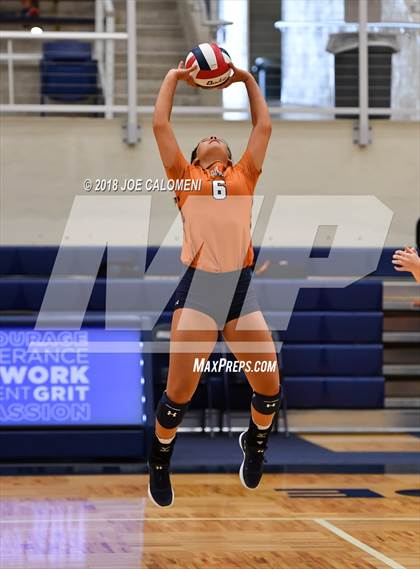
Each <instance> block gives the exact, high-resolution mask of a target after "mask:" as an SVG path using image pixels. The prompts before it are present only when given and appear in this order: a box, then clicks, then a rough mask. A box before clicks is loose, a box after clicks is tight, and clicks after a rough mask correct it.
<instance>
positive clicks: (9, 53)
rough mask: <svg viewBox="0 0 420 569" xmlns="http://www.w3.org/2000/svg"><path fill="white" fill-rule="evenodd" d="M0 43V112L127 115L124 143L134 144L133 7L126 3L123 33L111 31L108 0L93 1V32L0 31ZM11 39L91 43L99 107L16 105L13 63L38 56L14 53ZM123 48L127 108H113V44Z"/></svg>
mask: <svg viewBox="0 0 420 569" xmlns="http://www.w3.org/2000/svg"><path fill="white" fill-rule="evenodd" d="M0 40H6V44H7V50H6V52H1V53H0V64H6V65H7V76H8V98H9V101H8V103H7V104H1V105H0V112H2V113H19V112H22V113H41V114H45V113H60V114H62V113H95V114H97V113H104V115H105V117H106V118H107V119H110V118H113V116H114V114H115V113H119V114H120V113H123V114H127V135H126V139H127V142H128V143H130V144H134V143H135V142H137V138H138V129H137V57H136V5H135V3H134V2H132V1H130V0H126V31H125V32H116V31H115V11H114V5H113V2H112V0H96V4H95V31H92V32H50V31H43V30H41V29H39V28H34V29H33V30H32V31H0ZM14 40H25V41H28V42H40V41H41V42H44V41H50V40H75V41H80V40H85V41H90V42H92V43H93V44H94V58H95V60H96V62H97V66H98V79H99V85H100V88H101V90H102V93H103V95H104V103H103V104H74V103H71V104H16V102H15V64H19V63H35V64H39V62H40V61H41V60H42V54H41V53H39V52H38V53H35V52H33V53H17V52H15V50H14V49H13V41H14ZM115 41H123V42H126V45H127V93H128V97H127V105H123V106H121V105H119V106H117V105H114V84H115V81H114V59H115V56H114V53H115V52H114V42H115Z"/></svg>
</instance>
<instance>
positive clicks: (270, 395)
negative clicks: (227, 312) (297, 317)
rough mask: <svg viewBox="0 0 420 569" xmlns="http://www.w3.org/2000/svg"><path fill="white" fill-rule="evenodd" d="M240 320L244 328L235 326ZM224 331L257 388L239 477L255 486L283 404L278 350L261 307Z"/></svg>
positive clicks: (242, 440)
mask: <svg viewBox="0 0 420 569" xmlns="http://www.w3.org/2000/svg"><path fill="white" fill-rule="evenodd" d="M239 320H240V326H241V329H236V327H237V325H238V322H239ZM242 327H243V329H242ZM223 335H224V338H225V340H226V342H227V344H228V346H229V348H230V350H231V351H232V353H233V354H234V355H235V357H236V358H237V359H238V360H239V361H244V362H247V364H248V368H249V369H245V370H244V372H245V375H246V377H247V379H248V381H249V383H250V385H251V387H252V389H253V392H254V393H253V395H252V400H251V415H250V420H249V427H248V430H247V431H245V432H243V433H241V435H240V438H239V443H240V446H241V448H242V451H243V453H244V460H243V463H242V465H241V469H240V473H239V474H240V479H241V482H242V484H243V485H244V486H246V487H247V488H252V489H253V488H256V487H257V486H258V484H259V482H260V480H261V476H262V473H263V465H264V452H265V450H266V448H267V441H268V436H269V434H270V432H271V428H272V423H273V418H274V416H275V413H276V412H277V410H278V408H279V406H280V374H279V369H278V364H277V354H276V349H275V345H274V342H273V339H272V336H271V333H270V330H269V329H268V326H267V324H266V322H265V320H264V317H263V315H262V313H261V312H260V311H256V312H252V313H250V314H247V315H245V316H242V317H241V318H240V319H234V320H230V321H229V322H227V324H226V325H225V328H224V330H223ZM258 344H259V346H258ZM247 346H249V347H253V348H255V347H256V346H257V349H258V351H247ZM262 362H264V364H262ZM261 369H262V370H264V371H262V370H261Z"/></svg>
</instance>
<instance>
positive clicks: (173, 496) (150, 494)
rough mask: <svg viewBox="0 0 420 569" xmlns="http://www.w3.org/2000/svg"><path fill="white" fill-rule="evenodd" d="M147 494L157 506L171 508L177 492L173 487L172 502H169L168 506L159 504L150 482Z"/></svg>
mask: <svg viewBox="0 0 420 569" xmlns="http://www.w3.org/2000/svg"><path fill="white" fill-rule="evenodd" d="M147 495H148V496H149V498H150V500H151V501H152V502H153V504H154V505H155V506H157V507H158V508H170V507H171V506H173V503H174V500H175V494H174V490H173V489H172V502H171V503H170V504H167V505H166V506H162V504H159V503H158V502H156V500H155V499H154V498H153V496H152V493H151V491H150V484H148V486H147Z"/></svg>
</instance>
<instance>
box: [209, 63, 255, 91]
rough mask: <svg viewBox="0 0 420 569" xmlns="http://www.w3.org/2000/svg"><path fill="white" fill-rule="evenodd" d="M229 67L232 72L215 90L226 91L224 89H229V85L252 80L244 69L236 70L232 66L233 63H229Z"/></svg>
mask: <svg viewBox="0 0 420 569" xmlns="http://www.w3.org/2000/svg"><path fill="white" fill-rule="evenodd" d="M229 67H230V68H231V69H232V71H233V73H232V75H231V76H230V77H229V79H228V80H227V81H225V82H224V83H222V85H219V86H218V87H217V89H226V87H229V85H232V83H240V82H243V83H246V81H248V79H250V78H252V75H251V73H250V72H249V71H245V69H238V68H237V67H235V66H234V65H233V63H229Z"/></svg>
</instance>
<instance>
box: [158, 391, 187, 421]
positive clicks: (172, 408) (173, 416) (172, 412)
mask: <svg viewBox="0 0 420 569" xmlns="http://www.w3.org/2000/svg"><path fill="white" fill-rule="evenodd" d="M188 405H189V403H183V404H181V403H175V402H174V401H171V400H170V399H169V397H168V396H167V395H166V391H164V393H163V395H162V397H161V399H160V401H159V403H158V405H157V407H156V419H157V420H158V421H159V423H160V424H161V425H162V427H164V428H165V429H174V428H175V427H178V426H179V425H180V424H181V422H182V419H183V418H184V415H185V412H186V410H187V409H188Z"/></svg>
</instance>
